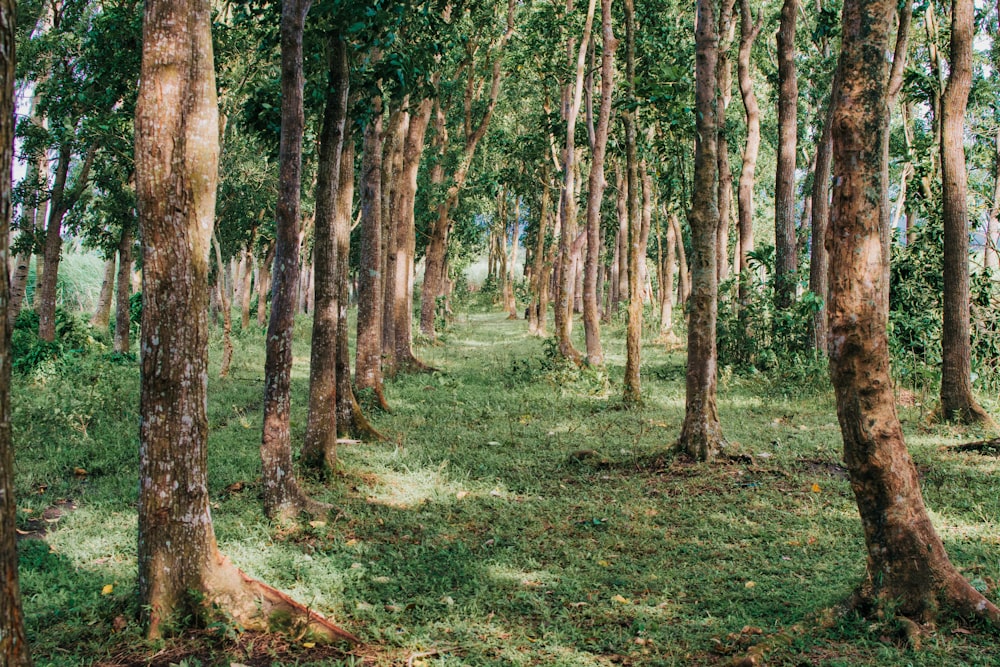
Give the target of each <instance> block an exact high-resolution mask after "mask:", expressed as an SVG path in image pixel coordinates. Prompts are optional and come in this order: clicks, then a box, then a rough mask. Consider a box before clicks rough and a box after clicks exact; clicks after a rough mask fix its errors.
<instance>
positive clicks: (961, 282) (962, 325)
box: [941, 0, 992, 423]
mask: <svg viewBox="0 0 1000 667" xmlns="http://www.w3.org/2000/svg"><path fill="white" fill-rule="evenodd" d="M974 13H975V9H974V7H973V2H972V0H952V3H951V63H950V65H951V66H950V68H949V72H950V74H949V76H948V86H947V87H946V88H945V91H944V97H943V99H942V100H941V186H942V197H941V199H942V201H943V204H944V215H943V218H944V326H943V328H942V330H941V416H942V417H943V418H944V419H946V420H956V421H960V422H966V423H972V422H992V420H991V419H990V416H989V415H988V414H986V411H985V410H983V408H982V407H981V406H980V405H979V403H978V402H977V401H976V398H975V396H974V395H973V393H972V380H971V376H972V342H971V337H970V332H969V318H970V315H969V202H968V196H969V186H968V174H967V173H966V170H965V147H964V146H963V144H962V141H963V132H964V130H965V110H966V107H967V105H968V101H969V90H970V88H971V87H972V41H973V39H974V36H975V28H974V25H973V24H974V16H973V15H974Z"/></svg>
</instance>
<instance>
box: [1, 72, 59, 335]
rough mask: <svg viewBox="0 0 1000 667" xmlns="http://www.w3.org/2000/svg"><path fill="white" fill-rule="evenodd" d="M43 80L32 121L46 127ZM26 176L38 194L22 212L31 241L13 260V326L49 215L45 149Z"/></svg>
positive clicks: (9, 309) (9, 316) (9, 313)
mask: <svg viewBox="0 0 1000 667" xmlns="http://www.w3.org/2000/svg"><path fill="white" fill-rule="evenodd" d="M40 83H41V81H38V82H36V86H35V94H34V98H33V99H32V103H31V116H30V120H31V123H32V124H33V125H35V126H36V127H39V128H41V129H43V130H44V129H45V128H46V127H47V123H46V120H45V117H44V116H40V115H39V113H38V108H39V102H40V97H41V96H40V94H39V92H38V85H37V84H40ZM26 179H27V180H28V181H29V182H31V183H34V184H35V196H34V197H33V199H32V202H31V205H30V206H29V207H27V209H26V210H25V211H24V214H23V215H22V219H21V224H20V228H21V233H22V234H27V235H28V238H29V239H31V242H30V243H29V244H28V245H27V247H25V249H24V251H23V252H21V253H19V254H18V256H17V258H16V260H15V263H14V272H13V275H11V279H10V280H11V284H10V303H9V304H8V306H7V319H8V320H9V321H10V323H11V325H13V324H14V322H16V321H17V316H18V314H19V313H20V312H21V304H22V303H24V296H25V294H26V292H27V291H28V290H27V288H28V272H29V270H30V268H31V256H32V255H33V254H34V253H35V240H34V237H35V230H37V229H38V228H39V226H40V225H44V224H45V219H46V218H47V217H48V210H49V200H48V198H47V197H46V198H44V199H42V198H41V197H40V196H39V194H40V192H41V191H42V190H48V183H49V160H48V156H47V155H46V154H45V153H44V152H43V153H42V154H41V155H38V156H36V157H35V158H34V159H33V160H32V161H31V162H29V164H28V171H27V175H26ZM39 258H40V256H39ZM38 267H39V269H40V267H41V263H40V262H39V263H38ZM36 274H37V275H36V280H37V278H38V277H40V271H36Z"/></svg>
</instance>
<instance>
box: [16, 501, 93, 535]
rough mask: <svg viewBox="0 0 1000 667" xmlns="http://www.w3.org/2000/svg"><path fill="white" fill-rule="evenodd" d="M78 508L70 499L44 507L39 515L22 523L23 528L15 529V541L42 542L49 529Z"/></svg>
mask: <svg viewBox="0 0 1000 667" xmlns="http://www.w3.org/2000/svg"><path fill="white" fill-rule="evenodd" d="M77 509H78V506H77V504H76V503H75V502H73V499H72V498H62V499H59V500H57V501H55V502H54V503H53V504H51V505H49V506H48V507H46V508H45V509H44V510H43V511H42V513H41V515H39V516H34V517H32V518H30V519H28V520H27V521H25V522H24V528H18V529H17V531H16V532H17V541H18V542H20V541H21V540H44V539H45V536H46V535H47V534H48V532H49V528H50V527H51V526H52V525H54V524H56V523H58V522H59V519H61V518H62V517H63V516H65V515H66V514H68V513H70V512H74V511H76V510H77Z"/></svg>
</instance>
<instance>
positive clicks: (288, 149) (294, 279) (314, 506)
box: [191, 0, 326, 521]
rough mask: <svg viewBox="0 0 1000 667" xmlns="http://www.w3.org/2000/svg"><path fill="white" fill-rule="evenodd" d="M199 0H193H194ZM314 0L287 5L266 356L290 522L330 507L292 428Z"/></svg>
mask: <svg viewBox="0 0 1000 667" xmlns="http://www.w3.org/2000/svg"><path fill="white" fill-rule="evenodd" d="M191 1H193V0H191ZM309 5H310V0H287V2H285V3H283V4H282V8H281V138H280V140H279V148H278V161H279V169H280V179H279V182H280V186H279V192H278V205H277V211H276V218H277V219H276V229H275V256H274V269H273V271H272V275H273V278H272V285H271V318H270V321H269V322H268V326H267V346H266V354H265V360H264V428H263V433H262V435H261V444H260V455H261V461H262V464H263V480H264V511H265V512H266V513H267V515H268V516H269V517H271V518H274V519H278V520H279V521H287V520H290V519H292V518H294V517H296V516H298V515H299V514H300V513H302V512H303V511H309V512H313V513H319V512H322V511H324V510H325V509H326V507H325V506H323V505H321V504H319V503H316V502H315V501H312V500H310V499H309V498H307V497H306V495H305V494H304V493H303V492H302V490H301V489H300V488H299V484H298V481H297V480H296V477H295V470H294V468H293V467H292V443H291V432H290V410H291V375H292V329H293V326H294V324H295V309H296V290H297V287H298V283H299V217H300V202H299V191H300V187H301V180H302V132H303V126H304V122H305V121H304V112H303V93H302V87H303V74H302V31H303V26H304V24H305V17H306V14H307V13H308V11H309Z"/></svg>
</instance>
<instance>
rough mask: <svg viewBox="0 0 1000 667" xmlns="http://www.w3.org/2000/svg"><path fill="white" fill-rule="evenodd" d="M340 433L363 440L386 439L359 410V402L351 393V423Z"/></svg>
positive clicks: (381, 440)
mask: <svg viewBox="0 0 1000 667" xmlns="http://www.w3.org/2000/svg"><path fill="white" fill-rule="evenodd" d="M342 435H349V436H351V437H352V438H358V439H359V440H364V441H365V442H384V441H385V440H387V438H386V437H385V436H384V435H383V434H382V433H381V432H380V431H378V430H377V429H376V428H375V427H374V426H372V425H371V422H370V421H368V418H367V417H365V413H364V412H362V410H361V404H360V403H358V399H357V398H356V397H354V396H353V395H352V396H351V423H350V425H349V426H348V427H347V429H346V432H344V431H342Z"/></svg>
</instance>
